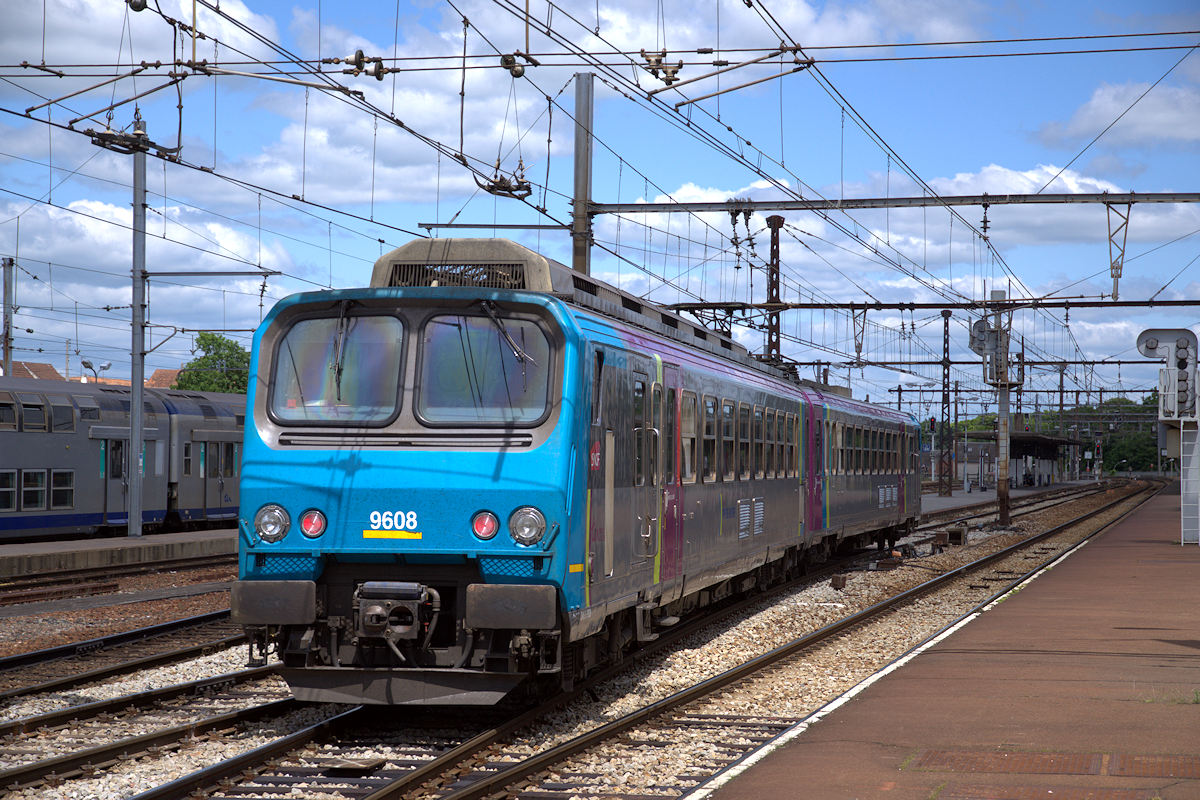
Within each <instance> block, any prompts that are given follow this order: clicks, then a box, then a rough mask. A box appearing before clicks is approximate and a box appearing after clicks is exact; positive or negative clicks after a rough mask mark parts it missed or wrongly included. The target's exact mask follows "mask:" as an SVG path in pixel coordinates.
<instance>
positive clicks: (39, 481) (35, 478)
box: [21, 469, 46, 511]
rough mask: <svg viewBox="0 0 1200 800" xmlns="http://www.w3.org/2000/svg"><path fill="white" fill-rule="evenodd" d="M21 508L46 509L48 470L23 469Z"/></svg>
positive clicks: (25, 509)
mask: <svg viewBox="0 0 1200 800" xmlns="http://www.w3.org/2000/svg"><path fill="white" fill-rule="evenodd" d="M21 510H22V511H45V510H46V470H44V469H23V470H21Z"/></svg>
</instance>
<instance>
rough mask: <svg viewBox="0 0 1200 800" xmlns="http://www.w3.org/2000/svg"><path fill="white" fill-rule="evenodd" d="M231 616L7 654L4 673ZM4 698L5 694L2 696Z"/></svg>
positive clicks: (1, 664) (0, 668) (0, 667)
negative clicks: (16, 668)
mask: <svg viewBox="0 0 1200 800" xmlns="http://www.w3.org/2000/svg"><path fill="white" fill-rule="evenodd" d="M228 617H229V609H225V610H224V611H211V612H209V613H207V614H197V615H196V616H194V617H184V618H182V619H176V620H171V621H170V622H160V623H158V624H155V625H149V626H147V627H145V628H137V629H136V630H132V631H126V632H124V633H114V634H112V635H111V636H100V637H97V638H95V639H88V640H87V641H83V642H72V643H71V644H64V645H59V646H57V647H47V648H45V649H44V650H32V651H30V652H28V653H17V654H16V655H12V656H4V657H3V658H0V672H5V671H7V670H10V669H13V668H15V667H24V666H28V665H30V664H42V663H45V662H47V661H55V660H57V659H60V658H69V657H71V656H78V655H83V654H85V653H92V652H95V651H97V650H105V649H108V648H110V647H116V646H118V645H123V644H129V643H131V642H137V641H141V640H143V639H152V638H154V637H156V636H162V635H163V634H167V633H175V632H176V631H180V630H184V629H186V628H191V627H195V626H198V625H205V624H207V623H210V622H220V621H221V620H223V619H227V618H228ZM0 697H3V695H0Z"/></svg>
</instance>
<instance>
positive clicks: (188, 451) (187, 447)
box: [183, 442, 192, 477]
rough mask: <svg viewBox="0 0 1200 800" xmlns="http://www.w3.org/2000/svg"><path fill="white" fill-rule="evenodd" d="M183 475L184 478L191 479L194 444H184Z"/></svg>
mask: <svg viewBox="0 0 1200 800" xmlns="http://www.w3.org/2000/svg"><path fill="white" fill-rule="evenodd" d="M183 474H184V477H190V476H191V474H192V443H191V442H184V443H183Z"/></svg>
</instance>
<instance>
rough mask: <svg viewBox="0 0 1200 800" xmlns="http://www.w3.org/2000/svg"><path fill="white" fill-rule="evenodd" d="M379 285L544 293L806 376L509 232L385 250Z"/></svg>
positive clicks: (375, 280)
mask: <svg viewBox="0 0 1200 800" xmlns="http://www.w3.org/2000/svg"><path fill="white" fill-rule="evenodd" d="M371 286H372V287H390V286H476V287H480V288H486V289H513V290H523V291H531V292H544V293H546V294H551V295H554V296H556V297H558V298H560V299H562V300H564V301H566V302H568V303H570V304H573V305H576V306H579V307H582V308H587V309H590V310H593V311H596V312H598V313H600V314H603V315H604V316H606V317H610V318H612V319H617V320H621V321H623V322H627V323H629V324H631V325H636V326H637V327H639V328H643V329H645V330H649V331H652V332H654V333H657V334H660V335H662V336H666V337H668V338H671V339H675V340H677V341H680V342H682V343H683V344H685V345H687V346H689V347H695V348H698V349H700V350H705V351H708V352H710V353H713V354H714V355H718V356H721V357H723V358H727V359H730V360H732V361H735V362H738V363H740V364H745V365H747V366H750V367H753V368H754V369H757V370H759V371H761V372H764V373H766V374H768V375H771V376H773V377H776V378H779V379H781V380H786V381H789V382H791V383H796V384H798V383H799V376H798V375H797V374H796V373H795V370H794V369H793V370H789V369H786V368H780V367H777V366H775V365H773V364H769V363H766V362H763V361H761V360H759V359H757V358H755V357H754V356H752V355H750V352H749V351H748V350H747V349H746V348H745V347H744V346H743V345H740V344H738V343H737V342H736V341H734V339H733V337H731V336H728V335H726V334H724V333H721V332H719V331H714V330H711V329H709V328H705V327H704V326H702V325H699V324H697V323H695V322H693V321H691V320H688V319H685V318H684V317H681V316H679V315H678V314H676V313H674V312H672V311H668V310H667V309H665V308H663V307H661V306H658V305H655V304H653V303H649V302H647V301H645V300H642V299H641V298H638V297H635V296H634V295H631V294H629V293H628V292H624V291H621V290H620V289H618V288H616V287H615V286H612V285H610V284H607V283H604V282H603V281H598V280H596V279H595V278H593V277H591V276H590V275H584V274H582V273H579V272H577V271H575V270H573V269H571V268H570V267H568V266H566V265H565V264H561V263H559V262H558V261H555V260H553V259H550V258H546V257H545V256H543V255H541V254H540V253H536V252H534V251H533V250H530V249H529V248H528V247H525V246H524V245H520V244H517V243H516V242H514V241H511V240H509V239H484V238H477V239H453V238H452V239H414V240H412V241H410V242H409V243H407V244H404V245H401V246H400V247H397V248H396V249H395V250H392V251H390V252H388V253H384V254H383V255H382V256H380V257H379V259H378V260H377V261H376V262H375V267H374V269H373V270H372V272H371Z"/></svg>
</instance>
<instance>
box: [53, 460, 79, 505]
mask: <svg viewBox="0 0 1200 800" xmlns="http://www.w3.org/2000/svg"><path fill="white" fill-rule="evenodd" d="M50 507H51V508H74V507H75V470H73V469H56V470H53V471H52V472H51V473H50Z"/></svg>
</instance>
